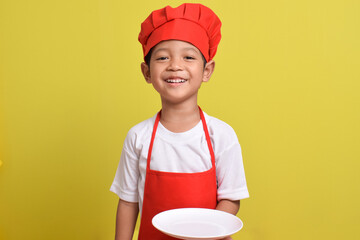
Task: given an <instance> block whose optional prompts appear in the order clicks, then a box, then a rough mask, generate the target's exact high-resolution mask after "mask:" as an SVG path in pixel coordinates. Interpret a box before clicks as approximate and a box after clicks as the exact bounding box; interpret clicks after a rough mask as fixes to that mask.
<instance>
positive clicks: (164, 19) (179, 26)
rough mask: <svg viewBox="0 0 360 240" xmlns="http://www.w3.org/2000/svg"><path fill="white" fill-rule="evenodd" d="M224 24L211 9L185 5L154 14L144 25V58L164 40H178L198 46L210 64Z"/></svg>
mask: <svg viewBox="0 0 360 240" xmlns="http://www.w3.org/2000/svg"><path fill="white" fill-rule="evenodd" d="M220 27H221V21H220V19H219V18H218V16H216V14H215V13H214V12H213V11H212V10H211V9H210V8H208V7H205V6H204V5H201V4H193V3H184V4H182V5H180V6H178V7H176V8H172V7H170V6H167V7H165V8H162V9H159V10H155V11H153V12H152V13H151V14H150V15H149V16H148V17H147V18H146V19H145V21H144V22H143V23H142V24H141V31H140V34H139V42H140V43H141V44H142V47H143V52H144V58H145V56H146V55H147V54H148V53H149V51H150V49H151V48H152V47H154V46H155V45H156V44H158V43H159V42H161V41H164V40H170V39H176V40H181V41H185V42H189V43H191V44H193V45H194V46H195V47H197V48H198V49H199V50H200V52H201V53H202V54H203V55H204V57H205V59H206V61H207V62H208V61H210V60H211V59H212V58H213V57H214V56H215V53H216V50H217V46H218V45H219V42H220V39H221V33H220Z"/></svg>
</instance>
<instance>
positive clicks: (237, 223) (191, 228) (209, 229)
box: [152, 208, 243, 240]
mask: <svg viewBox="0 0 360 240" xmlns="http://www.w3.org/2000/svg"><path fill="white" fill-rule="evenodd" d="M152 224H153V225H154V227H155V228H157V229H158V230H160V231H161V232H163V233H165V234H167V235H170V236H172V237H175V238H180V239H186V240H197V239H202V240H210V239H211V240H212V239H221V238H224V237H227V236H230V235H232V234H234V233H236V232H237V231H239V230H240V229H241V228H242V227H243V223H242V221H241V220H240V219H239V218H238V217H236V216H234V215H232V214H230V213H226V212H223V211H219V210H213V209H206V208H179V209H173V210H169V211H165V212H161V213H159V214H157V215H156V216H155V217H153V219H152Z"/></svg>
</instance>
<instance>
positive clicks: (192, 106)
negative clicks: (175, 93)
mask: <svg viewBox="0 0 360 240" xmlns="http://www.w3.org/2000/svg"><path fill="white" fill-rule="evenodd" d="M199 121H200V113H199V107H198V105H197V103H196V102H195V103H182V104H166V103H164V102H163V103H162V110H161V118H160V122H161V124H162V125H163V126H164V127H165V128H166V129H168V130H169V131H171V132H185V131H188V130H190V129H191V128H193V127H195V126H196V125H197V124H198V123H199Z"/></svg>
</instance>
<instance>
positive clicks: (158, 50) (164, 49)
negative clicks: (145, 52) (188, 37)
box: [154, 47, 197, 54]
mask: <svg viewBox="0 0 360 240" xmlns="http://www.w3.org/2000/svg"><path fill="white" fill-rule="evenodd" d="M168 50H169V48H159V49H156V51H155V52H154V54H155V53H157V52H160V51H168ZM181 50H185V51H188V50H191V51H193V52H197V51H196V49H195V48H193V47H184V48H182V49H181Z"/></svg>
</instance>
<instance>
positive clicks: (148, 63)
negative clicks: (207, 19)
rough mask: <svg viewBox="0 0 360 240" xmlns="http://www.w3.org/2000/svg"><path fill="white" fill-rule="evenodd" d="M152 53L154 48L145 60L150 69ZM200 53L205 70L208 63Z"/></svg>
mask: <svg viewBox="0 0 360 240" xmlns="http://www.w3.org/2000/svg"><path fill="white" fill-rule="evenodd" d="M152 51H153V47H152V48H151V49H150V51H149V52H148V54H146V56H145V58H144V60H145V63H146V65H148V66H149V67H150V59H151V54H152ZM200 53H201V57H202V59H203V61H204V68H205V65H206V63H207V62H206V59H205V57H204V55H203V54H202V52H200Z"/></svg>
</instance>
